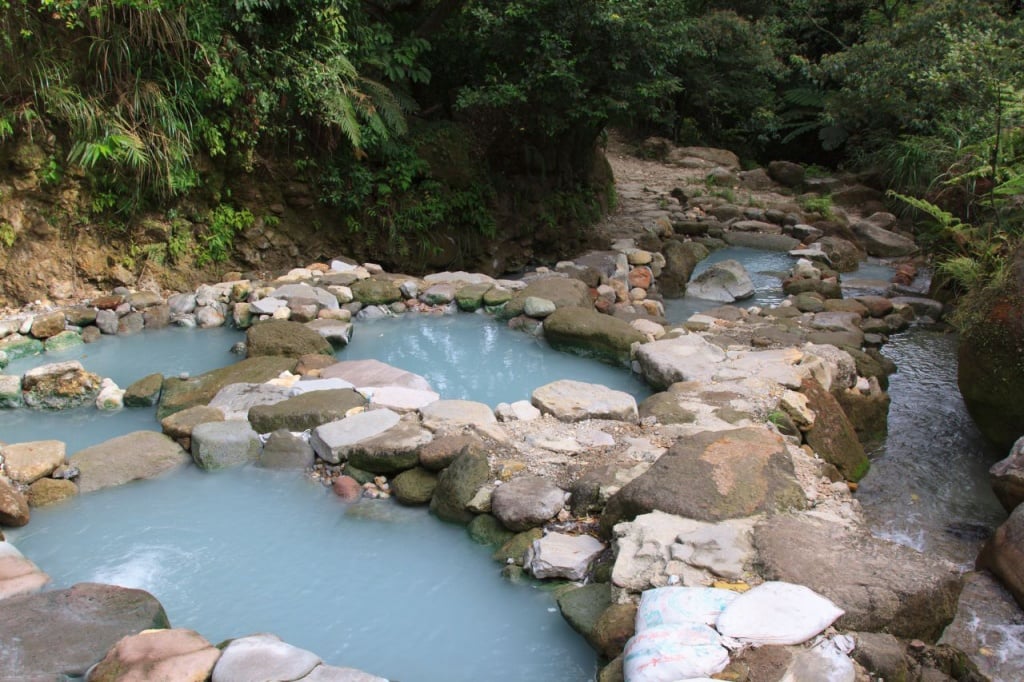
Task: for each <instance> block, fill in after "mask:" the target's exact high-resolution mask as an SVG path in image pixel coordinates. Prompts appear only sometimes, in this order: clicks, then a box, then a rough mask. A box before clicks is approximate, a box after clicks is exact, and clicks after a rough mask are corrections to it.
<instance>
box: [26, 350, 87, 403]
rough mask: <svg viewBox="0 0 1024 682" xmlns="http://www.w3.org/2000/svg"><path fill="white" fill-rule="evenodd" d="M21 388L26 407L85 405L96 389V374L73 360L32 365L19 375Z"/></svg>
mask: <svg viewBox="0 0 1024 682" xmlns="http://www.w3.org/2000/svg"><path fill="white" fill-rule="evenodd" d="M21 388H22V391H23V397H24V399H25V404H26V405H28V406H29V407H36V408H44V409H51V410H65V409H68V408H71V407H78V406H80V405H85V404H86V403H90V402H92V401H93V400H95V399H96V396H97V395H98V394H99V392H100V377H99V376H97V375H96V374H93V373H92V372H89V371H86V370H85V369H84V368H83V367H82V363H80V362H78V361H77V360H69V361H68V362H54V363H50V364H47V365H41V366H39V367H34V368H32V369H30V370H28V371H27V372H25V375H24V376H23V377H22V380H21Z"/></svg>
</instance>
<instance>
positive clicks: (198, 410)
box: [160, 405, 224, 450]
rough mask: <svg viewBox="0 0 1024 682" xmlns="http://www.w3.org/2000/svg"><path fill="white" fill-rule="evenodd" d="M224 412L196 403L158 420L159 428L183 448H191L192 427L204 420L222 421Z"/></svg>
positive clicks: (204, 421)
mask: <svg viewBox="0 0 1024 682" xmlns="http://www.w3.org/2000/svg"><path fill="white" fill-rule="evenodd" d="M222 421H224V413H223V412H221V411H220V410H218V409H217V408H215V407H208V406H207V405H196V406H195V407H190V408H188V409H185V410H182V411H181V412H175V413H174V414H172V415H171V416H169V417H164V418H163V419H161V420H160V428H161V430H162V431H163V432H164V434H166V435H167V436H169V437H171V438H173V439H174V441H175V442H176V443H177V444H178V445H180V446H181V447H182V448H184V449H185V450H191V449H192V429H194V428H195V427H196V426H197V425H198V424H205V423H206V422H222Z"/></svg>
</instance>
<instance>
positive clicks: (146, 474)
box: [71, 431, 191, 493]
mask: <svg viewBox="0 0 1024 682" xmlns="http://www.w3.org/2000/svg"><path fill="white" fill-rule="evenodd" d="M190 459H191V458H190V457H189V456H188V453H186V452H185V451H184V450H182V449H181V446H180V445H178V444H177V443H176V442H174V441H173V440H171V439H170V438H169V437H167V436H165V435H163V434H162V433H157V432H155V431H135V432H132V433H129V434H126V435H124V436H118V437H117V438H111V439H110V440H107V441H104V442H102V443H99V444H97V445H93V446H91V447H88V448H85V449H84V450H79V451H78V452H76V453H75V454H74V455H73V456H72V457H71V463H72V464H74V465H75V466H77V467H78V470H79V474H78V489H79V490H80V491H81V492H82V493H89V492H93V491H94V490H100V489H101V488H109V487H112V486H116V485H124V484H125V483H129V482H131V481H137V480H144V479H148V478H155V477H156V476H159V475H161V474H163V473H165V472H167V471H171V470H172V469H176V468H178V467H180V466H184V465H186V464H188V463H189V461H190Z"/></svg>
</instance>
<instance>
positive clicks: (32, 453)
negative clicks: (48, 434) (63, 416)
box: [0, 440, 66, 484]
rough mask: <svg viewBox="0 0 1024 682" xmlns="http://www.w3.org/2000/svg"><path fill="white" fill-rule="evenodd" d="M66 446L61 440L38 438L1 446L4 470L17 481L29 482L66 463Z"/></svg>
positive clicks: (48, 473) (0, 451) (0, 452)
mask: <svg viewBox="0 0 1024 682" xmlns="http://www.w3.org/2000/svg"><path fill="white" fill-rule="evenodd" d="M65 455H66V451H65V446H64V442H63V441H59V440H36V441H30V442H27V443H15V444H13V445H3V446H0V456H2V457H3V467H4V471H6V472H7V476H8V477H9V478H10V479H11V480H12V481H15V482H16V483H24V484H29V483H32V482H33V481H37V480H39V479H40V478H43V477H44V476H49V475H50V473H52V472H53V470H54V469H56V468H57V467H59V466H60V465H61V464H63V463H64V460H65Z"/></svg>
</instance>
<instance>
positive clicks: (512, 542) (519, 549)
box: [491, 528, 544, 566]
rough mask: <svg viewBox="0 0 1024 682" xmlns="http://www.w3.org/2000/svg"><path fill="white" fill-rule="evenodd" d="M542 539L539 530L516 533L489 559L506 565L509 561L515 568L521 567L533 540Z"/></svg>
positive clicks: (541, 533) (542, 535) (542, 532)
mask: <svg viewBox="0 0 1024 682" xmlns="http://www.w3.org/2000/svg"><path fill="white" fill-rule="evenodd" d="M542 537H544V531H542V530H541V529H540V528H531V529H530V530H527V531H523V532H522V533H516V534H515V535H513V536H512V537H511V538H509V540H508V542H506V543H505V544H503V545H502V546H501V547H499V548H498V551H496V552H495V553H494V554H492V555H491V558H492V559H494V560H495V561H498V562H500V563H503V564H507V563H509V560H511V561H512V563H514V564H516V565H517V566H522V565H523V555H524V554H526V550H527V549H529V548H530V547H531V546H532V545H533V541H534V540H540V539H541V538H542Z"/></svg>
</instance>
